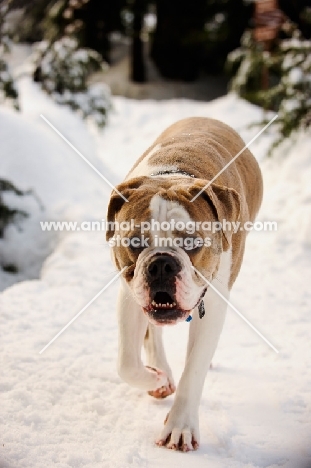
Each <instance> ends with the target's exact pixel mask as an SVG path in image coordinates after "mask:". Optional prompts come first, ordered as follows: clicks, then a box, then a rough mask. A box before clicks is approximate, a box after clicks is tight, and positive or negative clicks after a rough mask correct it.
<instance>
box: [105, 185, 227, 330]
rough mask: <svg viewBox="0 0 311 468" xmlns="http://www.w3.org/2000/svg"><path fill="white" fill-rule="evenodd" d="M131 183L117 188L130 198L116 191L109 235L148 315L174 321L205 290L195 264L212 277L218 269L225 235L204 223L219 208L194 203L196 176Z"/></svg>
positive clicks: (154, 320) (213, 219)
mask: <svg viewBox="0 0 311 468" xmlns="http://www.w3.org/2000/svg"><path fill="white" fill-rule="evenodd" d="M139 179H141V178H139ZM143 179H147V178H143ZM176 179H177V178H176ZM204 182H206V181H204ZM130 183H131V181H129V182H128V183H124V184H121V185H120V186H119V187H118V190H120V191H121V193H123V194H124V195H125V196H126V197H127V198H128V200H129V202H128V203H124V202H123V201H122V199H121V198H120V197H117V196H116V197H115V198H114V200H115V202H113V199H112V201H111V203H110V207H109V210H110V211H109V212H108V220H109V221H115V226H114V227H113V228H112V230H111V231H109V232H108V234H107V239H108V240H109V243H110V245H111V246H112V252H113V257H114V261H115V263H116V265H117V267H118V269H120V270H121V269H122V268H124V267H127V268H126V270H125V271H124V274H123V276H124V280H125V282H126V284H127V286H128V287H129V288H130V290H131V293H132V295H133V296H134V298H135V301H136V302H137V303H138V304H139V305H140V306H141V307H142V310H143V312H144V313H145V314H146V315H147V316H148V318H149V320H150V321H151V322H152V323H154V324H157V325H165V324H174V323H176V322H178V321H180V320H185V319H186V318H187V317H188V316H189V315H190V313H191V311H192V310H193V309H194V308H195V307H196V306H197V305H198V304H199V302H200V301H201V299H202V297H203V296H204V293H205V291H206V288H207V284H206V282H204V280H203V279H202V278H200V276H199V275H198V274H197V273H196V271H195V269H197V270H198V271H200V272H201V273H202V274H203V276H204V277H205V278H207V279H208V280H211V279H212V278H213V276H214V275H215V274H216V273H217V269H218V265H219V260H220V255H221V252H222V251H223V248H224V246H223V234H222V232H221V231H220V230H219V231H216V232H212V230H211V229H210V228H209V229H208V228H207V227H208V223H205V225H204V224H202V222H203V221H206V222H216V221H217V220H218V215H217V211H216V209H215V207H214V205H213V203H212V202H211V201H210V200H209V198H207V197H204V196H202V197H198V199H197V200H195V201H194V202H193V203H191V202H190V200H191V199H192V198H193V196H194V195H195V194H196V193H197V192H198V191H199V190H198V189H197V190H196V192H194V191H193V190H191V188H193V181H186V182H185V181H184V179H183V180H182V181H180V180H179V181H177V180H176V184H174V185H172V181H170V183H169V182H168V181H167V180H165V179H163V178H162V179H156V180H154V179H148V182H147V183H146V181H145V183H141V181H140V183H139V185H138V187H136V186H135V188H131V189H130V190H126V185H125V184H130ZM122 185H125V186H122ZM112 214H113V216H111V215H112ZM109 215H110V216H109ZM192 267H195V269H194V268H192Z"/></svg>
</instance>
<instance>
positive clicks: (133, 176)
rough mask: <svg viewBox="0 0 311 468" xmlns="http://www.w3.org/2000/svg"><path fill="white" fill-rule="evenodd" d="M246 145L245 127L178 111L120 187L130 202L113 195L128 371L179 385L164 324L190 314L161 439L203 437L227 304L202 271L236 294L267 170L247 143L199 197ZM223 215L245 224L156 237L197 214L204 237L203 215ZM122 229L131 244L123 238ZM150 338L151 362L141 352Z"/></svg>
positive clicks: (123, 360) (134, 378) (140, 380)
mask: <svg viewBox="0 0 311 468" xmlns="http://www.w3.org/2000/svg"><path fill="white" fill-rule="evenodd" d="M243 147H244V142H243V140H242V139H241V138H240V137H239V135H238V134H237V133H236V132H235V131H234V130H233V129H231V128H230V127H228V126H227V125H225V124H223V123H221V122H219V121H217V120H214V119H209V118H199V117H198V118H196V117H195V118H188V119H184V120H181V121H179V122H177V123H175V124H174V125H172V126H170V127H169V128H168V129H167V130H165V131H164V132H163V133H162V134H161V135H160V136H159V138H158V139H157V140H156V141H155V142H154V144H153V145H152V146H151V147H150V148H149V149H148V150H147V151H146V152H145V153H144V154H143V155H142V157H141V158H140V159H139V160H138V161H137V162H136V164H135V165H134V167H133V168H132V170H131V171H130V173H129V174H128V175H127V177H126V179H125V181H124V182H123V183H121V184H120V185H119V186H118V187H117V189H118V191H119V192H120V193H122V194H123V196H124V197H126V198H127V199H128V202H125V201H124V199H123V198H122V197H121V196H120V195H119V194H118V193H117V192H116V191H114V192H113V193H112V196H111V200H110V203H109V208H108V216H107V219H108V221H109V222H110V223H111V224H110V226H109V229H108V231H107V240H108V241H109V242H110V243H111V245H112V246H113V247H112V253H113V258H114V262H115V265H116V267H117V268H118V269H119V270H120V271H121V270H122V268H124V267H126V268H125V270H124V272H123V273H122V281H121V289H120V294H119V299H118V321H119V358H118V371H119V375H120V376H121V378H122V379H124V380H125V381H126V382H128V383H129V384H130V385H133V386H135V387H137V388H140V389H143V390H146V391H148V393H149V394H150V395H152V396H154V397H156V398H163V397H166V396H168V395H170V394H172V393H173V392H174V391H175V390H176V388H175V384H174V380H173V376H172V371H171V369H170V367H169V364H168V362H167V359H166V356H165V351H164V348H163V344H162V337H161V333H162V328H161V326H160V325H165V324H174V323H176V322H177V321H180V320H185V319H187V318H188V317H189V315H190V314H193V320H192V321H191V323H190V325H189V326H190V331H189V341H188V347H187V357H186V364H185V368H184V371H183V374H182V376H181V379H180V382H179V385H178V387H177V390H176V396H175V400H174V403H173V406H172V408H171V411H170V412H169V414H168V416H167V418H166V420H165V423H164V428H163V430H162V432H161V435H160V436H159V438H158V439H157V441H156V443H157V444H158V445H160V446H166V447H168V448H171V449H175V450H176V449H180V450H183V451H188V450H193V449H196V448H197V447H198V445H199V422H198V408H199V404H200V399H201V394H202V389H203V385H204V380H205V376H206V373H207V370H208V369H209V366H210V363H211V359H212V357H213V354H214V352H215V349H216V346H217V343H218V340H219V336H220V333H221V330H222V327H223V323H224V319H225V312H226V303H225V302H224V300H223V299H222V298H221V297H220V296H219V295H218V294H217V293H216V292H215V291H214V290H213V289H212V288H210V287H208V284H207V283H206V282H205V281H204V280H203V279H202V278H201V277H200V275H199V274H198V273H197V271H198V272H200V273H201V274H202V275H203V276H204V277H205V278H206V279H207V280H208V281H209V282H211V283H212V284H213V285H214V286H215V288H217V290H218V291H219V292H220V293H221V294H222V295H223V296H225V297H226V298H228V297H229V291H230V289H231V287H232V285H233V283H234V281H235V279H236V277H237V275H238V272H239V270H240V267H241V263H242V258H243V253H244V247H245V238H246V234H247V231H245V230H243V224H244V223H245V222H248V221H253V220H254V218H255V215H256V213H257V211H258V209H259V207H260V203H261V199H262V178H261V172H260V169H259V166H258V164H257V162H256V160H255V158H254V157H253V156H252V154H251V153H250V151H248V150H247V149H246V150H244V151H243V152H242V154H241V155H240V156H239V157H238V158H237V159H236V160H235V161H234V162H233V163H232V164H231V165H229V167H228V168H227V169H226V170H225V171H223V172H222V173H221V174H220V175H219V176H218V177H217V179H216V180H215V182H213V183H211V184H210V185H209V186H208V187H207V188H206V189H204V191H203V192H202V193H201V194H200V195H199V196H198V197H197V198H196V199H195V200H193V201H192V199H193V198H194V197H195V196H196V195H197V194H198V193H199V192H200V191H201V190H202V189H203V188H204V187H205V186H206V185H207V184H208V182H209V181H211V180H212V179H214V178H215V176H217V174H218V173H219V172H220V171H221V170H222V169H223V168H224V167H225V166H226V165H227V164H228V163H229V162H230V161H231V160H232V159H233V157H234V156H235V155H236V154H237V153H238V152H239V151H240V150H241V149H242V148H243ZM129 220H135V222H131V223H129ZM172 220H174V223H175V224H172V223H171V222H172ZM222 220H226V221H228V222H233V223H235V222H240V226H242V227H241V228H239V229H238V230H237V231H236V232H232V230H228V229H227V230H224V229H222V230H217V231H214V232H209V239H210V242H209V243H208V244H206V243H205V242H203V244H202V242H201V243H193V246H192V248H190V249H185V248H184V247H183V245H181V246H179V245H180V244H178V243H177V245H175V244H174V245H171V244H169V243H167V245H166V246H164V247H163V246H159V245H158V243H157V242H156V240H157V238H166V239H176V238H177V237H178V238H180V237H181V238H186V237H187V235H188V234H187V232H183V231H180V230H176V229H175V226H177V223H178V222H179V225H181V226H182V223H184V225H186V223H189V222H192V223H191V225H194V226H196V227H197V228H196V229H195V231H194V232H193V233H192V237H195V238H196V239H197V238H202V239H205V238H206V233H205V232H203V229H202V225H204V223H203V222H204V221H210V222H216V223H217V222H219V221H221V222H222ZM155 221H157V222H158V224H157V223H156V222H155ZM114 222H115V224H113V223H114ZM146 222H148V223H149V224H150V226H151V227H150V229H149V231H148V232H144V235H145V236H146V235H147V239H148V242H146V239H142V230H141V226H142V225H143V226H144V231H145V226H146ZM152 222H153V226H152ZM122 223H123V224H122ZM148 223H147V225H148ZM170 223H171V224H170ZM195 223H196V224H195ZM129 224H130V226H129ZM159 225H160V230H159ZM120 226H121V227H122V226H123V229H121V227H120ZM163 226H165V229H164V228H163ZM168 226H172V228H168ZM125 238H126V239H129V240H130V244H129V243H128V242H124V243H122V242H121V241H120V239H125ZM116 239H119V242H116ZM132 241H135V242H132ZM193 267H194V268H193ZM203 296H204V299H203ZM202 299H203V301H204V307H205V316H204V317H203V318H202V319H200V317H199V314H198V313H197V309H198V306H199V304H200V303H201V301H202ZM143 345H144V346H145V350H146V356H147V363H146V364H147V365H144V364H143V362H142V359H141V349H142V346H143Z"/></svg>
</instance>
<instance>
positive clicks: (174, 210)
mask: <svg viewBox="0 0 311 468" xmlns="http://www.w3.org/2000/svg"><path fill="white" fill-rule="evenodd" d="M150 212H151V219H154V220H156V221H158V222H159V223H163V222H164V221H170V220H171V219H174V220H175V222H178V221H183V222H184V223H187V222H190V221H193V220H192V219H191V218H190V216H189V213H188V212H187V211H186V210H185V208H184V207H183V206H182V205H180V204H179V203H177V202H172V201H168V200H164V199H163V198H161V197H160V196H158V195H155V196H154V197H153V198H152V199H151V202H150ZM155 236H158V238H161V239H164V238H169V239H170V238H173V233H172V231H171V230H170V229H169V230H167V231H164V230H159V231H155V232H153V233H151V234H150V243H151V247H149V248H147V249H145V250H144V251H143V252H142V253H141V254H140V256H139V257H138V260H137V263H136V268H135V274H134V278H133V280H132V286H131V287H132V291H133V293H134V296H135V298H136V299H137V302H138V303H139V304H140V305H141V306H142V307H147V306H148V304H149V303H150V302H151V300H150V297H149V294H148V287H147V284H146V283H145V281H146V280H145V276H144V272H145V269H146V265H147V263H148V261H149V260H150V257H152V256H153V255H155V254H156V253H157V252H159V251H163V250H165V251H166V252H169V253H171V254H172V255H174V256H176V257H177V258H178V260H179V262H180V263H181V265H182V269H181V271H180V272H179V277H180V279H177V281H176V300H177V303H178V304H179V305H180V306H181V308H182V309H184V310H191V309H193V307H194V306H195V305H196V304H197V302H198V300H199V298H200V296H201V294H202V290H203V287H204V286H205V285H204V284H202V281H201V280H199V282H198V279H197V278H196V275H195V273H194V271H193V270H192V268H191V261H190V259H189V256H188V255H187V254H186V252H185V251H184V250H183V249H182V248H180V247H174V248H170V247H166V248H163V247H157V246H156V245H154V238H155Z"/></svg>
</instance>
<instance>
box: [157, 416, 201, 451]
mask: <svg viewBox="0 0 311 468" xmlns="http://www.w3.org/2000/svg"><path fill="white" fill-rule="evenodd" d="M199 442H200V435H199V421H198V416H197V415H196V414H192V412H187V411H182V410H181V411H178V412H177V411H176V412H175V411H174V409H173V408H172V410H171V412H170V413H169V414H168V415H167V417H166V419H165V421H164V429H163V430H162V432H161V435H160V437H159V438H158V439H157V440H156V444H157V445H158V446H159V447H167V448H169V449H171V450H181V451H183V452H189V451H190V450H197V448H198V447H199Z"/></svg>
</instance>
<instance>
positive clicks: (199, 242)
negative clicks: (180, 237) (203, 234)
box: [183, 237, 204, 253]
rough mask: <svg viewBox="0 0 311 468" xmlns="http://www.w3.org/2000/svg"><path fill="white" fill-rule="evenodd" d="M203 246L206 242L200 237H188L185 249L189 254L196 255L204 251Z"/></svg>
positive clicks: (184, 244)
mask: <svg viewBox="0 0 311 468" xmlns="http://www.w3.org/2000/svg"><path fill="white" fill-rule="evenodd" d="M203 245H204V241H203V239H201V238H200V237H186V238H185V239H184V243H183V248H184V250H185V251H186V252H187V253H196V252H199V250H201V249H202V247H203Z"/></svg>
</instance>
